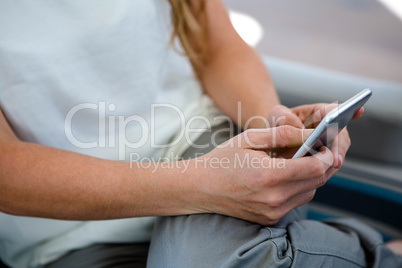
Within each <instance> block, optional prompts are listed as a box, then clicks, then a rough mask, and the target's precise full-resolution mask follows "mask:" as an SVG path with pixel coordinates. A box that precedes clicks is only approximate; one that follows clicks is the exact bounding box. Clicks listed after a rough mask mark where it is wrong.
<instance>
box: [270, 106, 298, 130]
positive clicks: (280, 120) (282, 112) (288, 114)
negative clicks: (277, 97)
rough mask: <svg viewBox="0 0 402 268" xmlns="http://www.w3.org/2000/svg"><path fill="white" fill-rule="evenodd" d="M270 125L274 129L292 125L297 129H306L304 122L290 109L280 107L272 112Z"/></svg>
mask: <svg viewBox="0 0 402 268" xmlns="http://www.w3.org/2000/svg"><path fill="white" fill-rule="evenodd" d="M269 120H270V125H271V126H272V127H277V126H283V125H290V126H294V127H297V128H304V125H303V122H302V121H301V120H300V118H299V117H298V116H297V115H295V114H294V113H293V112H292V111H291V110H290V109H289V108H288V107H286V106H283V105H278V106H276V107H275V108H274V109H272V110H271V113H270V118H269Z"/></svg>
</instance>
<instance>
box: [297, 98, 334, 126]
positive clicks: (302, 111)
mask: <svg viewBox="0 0 402 268" xmlns="http://www.w3.org/2000/svg"><path fill="white" fill-rule="evenodd" d="M337 107H338V104H335V103H332V104H327V103H317V104H311V105H302V106H298V107H295V108H292V112H293V113H295V114H296V115H297V116H298V117H299V118H300V120H301V121H303V123H304V126H305V127H312V128H315V127H316V126H317V125H318V124H319V123H320V122H321V120H322V119H323V118H324V117H325V115H327V114H328V113H329V112H330V111H332V110H333V109H335V108H337Z"/></svg>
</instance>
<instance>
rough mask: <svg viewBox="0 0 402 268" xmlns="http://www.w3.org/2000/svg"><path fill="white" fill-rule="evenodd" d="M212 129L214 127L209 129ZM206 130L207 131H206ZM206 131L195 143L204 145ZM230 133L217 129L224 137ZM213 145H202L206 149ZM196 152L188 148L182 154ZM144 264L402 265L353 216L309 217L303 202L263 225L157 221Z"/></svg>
mask: <svg viewBox="0 0 402 268" xmlns="http://www.w3.org/2000/svg"><path fill="white" fill-rule="evenodd" d="M210 133H213V132H210ZM209 135H210V134H209ZM209 135H208V134H204V135H203V136H201V138H200V139H199V140H197V143H199V144H205V142H207V141H208V139H209ZM228 135H229V133H224V132H222V133H220V137H219V139H221V141H222V142H223V141H224V140H227V139H228V138H230V136H228ZM212 149H213V148H212V147H211V146H210V147H209V148H206V149H204V152H203V153H206V152H208V151H210V150H212ZM196 153H197V154H199V153H200V151H199V150H196V149H192V148H190V149H189V150H187V151H186V152H185V154H184V156H183V158H192V157H194V156H195V154H196ZM147 267H150V268H154V267H164V268H181V267H183V268H184V267H185V268H189V267H196V268H201V267H205V268H211V267H222V268H229V267H231V268H233V267H239V268H240V267H302V268H304V267H341V268H348V267H387V268H393V267H395V268H397V267H399V268H400V267H402V257H401V256H396V255H395V254H393V252H392V251H391V250H389V249H388V248H387V247H385V246H384V244H383V240H382V237H381V235H380V234H379V233H378V232H376V231H375V230H374V229H372V228H371V227H369V226H367V225H365V224H364V223H362V222H359V221H356V220H353V219H339V220H331V221H323V222H318V221H310V220H306V219H305V207H304V206H303V207H300V208H297V209H294V210H293V211H291V212H289V213H288V214H287V215H286V216H285V217H284V218H282V219H281V220H280V221H279V222H278V223H277V224H276V225H275V226H272V227H265V226H261V225H259V224H255V223H251V222H247V221H244V220H240V219H235V218H231V217H227V216H223V215H217V214H199V215H190V216H176V217H161V218H159V219H158V220H157V222H156V225H155V230H154V234H153V236H152V241H151V247H150V251H149V255H148V261H147Z"/></svg>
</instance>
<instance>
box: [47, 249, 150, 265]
mask: <svg viewBox="0 0 402 268" xmlns="http://www.w3.org/2000/svg"><path fill="white" fill-rule="evenodd" d="M148 249H149V243H138V244H99V245H93V246H90V247H87V248H84V249H80V250H75V251H72V252H70V253H68V254H67V255H65V256H63V257H61V258H60V259H58V260H57V261H55V262H53V263H50V264H48V265H47V266H46V268H68V267H85V268H101V267H117V268H125V267H127V268H129V267H130V268H131V267H135V268H144V267H146V260H147V255H148Z"/></svg>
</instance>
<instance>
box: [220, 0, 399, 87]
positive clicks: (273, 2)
mask: <svg viewBox="0 0 402 268" xmlns="http://www.w3.org/2000/svg"><path fill="white" fill-rule="evenodd" d="M225 4H226V5H227V7H228V9H229V10H230V12H231V19H232V22H233V24H234V26H235V28H236V29H237V30H238V32H239V33H240V35H241V36H242V37H243V38H244V39H245V40H246V41H247V42H248V43H249V44H251V45H253V46H255V47H256V49H257V50H258V51H259V52H261V53H263V54H265V55H269V56H274V57H278V58H282V59H287V60H291V61H296V62H301V63H305V64H309V65H313V66H317V67H324V68H326V69H331V70H335V71H341V72H345V73H349V74H355V75H359V76H365V77H369V78H374V79H384V80H389V81H394V82H399V83H402V1H401V0H320V1H317V0H225Z"/></svg>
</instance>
